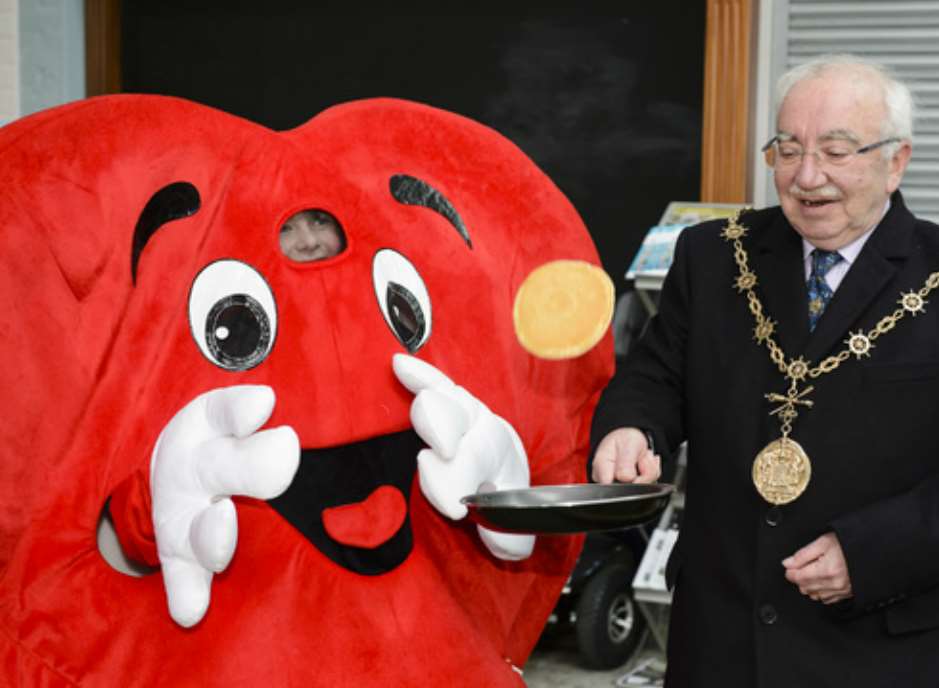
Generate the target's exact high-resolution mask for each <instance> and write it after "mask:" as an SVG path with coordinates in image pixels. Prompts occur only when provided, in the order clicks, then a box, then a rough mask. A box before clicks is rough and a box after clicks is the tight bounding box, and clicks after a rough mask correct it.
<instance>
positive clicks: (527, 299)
mask: <svg viewBox="0 0 939 688" xmlns="http://www.w3.org/2000/svg"><path fill="white" fill-rule="evenodd" d="M614 297H615V290H614V288H613V281H612V280H611V279H610V278H609V276H608V275H607V274H606V273H605V272H604V271H603V270H602V269H601V268H599V267H597V266H596V265H592V264H590V263H587V262H585V261H581V260H556V261H553V262H551V263H545V264H544V265H541V266H539V267H537V268H535V269H534V270H532V272H531V273H530V274H529V275H528V277H526V278H525V281H524V282H522V285H521V286H520V287H519V289H518V293H516V295H515V307H514V309H513V312H512V317H513V320H514V323H515V336H516V337H518V341H519V343H520V344H521V345H522V346H523V347H524V348H525V350H526V351H528V352H529V353H531V354H532V355H534V356H538V357H539V358H547V359H562V358H574V357H575V356H580V355H581V354H583V353H585V352H587V351H589V350H590V349H591V348H593V346H594V345H595V344H596V343H597V342H599V341H600V339H602V337H603V335H604V333H605V332H606V329H607V328H608V327H609V326H610V321H611V320H612V319H613V302H614Z"/></svg>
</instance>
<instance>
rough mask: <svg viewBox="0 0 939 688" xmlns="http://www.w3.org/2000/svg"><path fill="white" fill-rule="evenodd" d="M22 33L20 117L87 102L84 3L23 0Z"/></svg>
mask: <svg viewBox="0 0 939 688" xmlns="http://www.w3.org/2000/svg"><path fill="white" fill-rule="evenodd" d="M0 1H2V0H0ZM14 1H15V0H14ZM19 31H20V38H19V56H20V70H19V77H20V114H21V115H28V114H30V113H32V112H36V111H37V110H44V109H46V108H49V107H52V106H54V105H60V104H62V103H67V102H70V101H72V100H78V99H80V98H84V97H85V3H84V1H83V0H19Z"/></svg>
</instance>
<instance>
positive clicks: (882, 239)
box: [805, 192, 913, 362]
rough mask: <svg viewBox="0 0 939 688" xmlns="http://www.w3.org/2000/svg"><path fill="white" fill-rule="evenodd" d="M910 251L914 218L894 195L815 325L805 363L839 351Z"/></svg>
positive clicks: (880, 314) (897, 196) (881, 314)
mask: <svg viewBox="0 0 939 688" xmlns="http://www.w3.org/2000/svg"><path fill="white" fill-rule="evenodd" d="M912 248H913V216H912V215H911V214H910V212H909V211H908V210H907V209H906V207H905V206H904V204H903V199H902V197H901V196H900V194H899V192H897V193H895V194H894V195H893V198H892V199H891V207H890V210H889V211H888V212H887V215H886V216H884V219H883V220H882V221H881V223H880V224H879V225H878V226H877V229H875V230H874V232H873V234H871V236H870V238H869V239H868V240H867V243H865V244H864V248H862V249H861V253H860V254H859V255H858V257H857V260H856V261H855V262H854V264H853V265H852V266H851V269H850V270H848V273H847V274H846V275H845V277H844V280H842V282H841V285H840V286H839V287H838V290H837V291H836V292H835V295H834V297H833V298H832V300H831V302H830V303H829V304H828V307H827V308H826V309H825V313H824V314H823V315H822V317H821V319H820V320H819V321H818V325H817V326H816V328H815V332H813V333H812V335H811V337H810V338H809V341H808V345H807V347H806V350H805V358H806V359H807V360H809V361H813V362H814V361H818V360H819V359H821V358H823V357H824V356H826V355H829V354H831V353H833V349H835V348H838V349H840V348H841V345H842V343H843V342H844V340H845V339H847V337H848V333H849V331H850V330H851V329H852V328H853V329H860V325H859V320H861V318H862V317H863V316H864V315H865V314H866V312H867V310H868V308H869V307H870V306H871V304H872V303H873V302H874V300H875V299H876V298H877V296H878V295H880V293H881V292H882V291H883V289H884V287H886V285H887V284H888V283H889V282H890V281H891V280H892V279H893V278H894V277H895V276H896V274H897V271H898V270H899V268H900V265H901V263H902V261H903V260H904V259H905V258H907V257H908V256H909V255H910V251H911V250H912ZM897 296H899V294H897ZM887 314H888V312H887V311H885V312H884V313H876V314H874V315H875V317H876V318H877V319H880V318H881V317H883V316H885V315H887Z"/></svg>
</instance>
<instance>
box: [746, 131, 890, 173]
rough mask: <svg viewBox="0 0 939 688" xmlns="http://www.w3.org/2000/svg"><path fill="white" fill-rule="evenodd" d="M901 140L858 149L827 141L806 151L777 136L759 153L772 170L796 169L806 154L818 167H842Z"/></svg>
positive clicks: (871, 144) (881, 142)
mask: <svg viewBox="0 0 939 688" xmlns="http://www.w3.org/2000/svg"><path fill="white" fill-rule="evenodd" d="M902 140H903V139H900V138H898V137H893V138H889V139H884V140H883V141H877V142H876V143H869V144H867V145H866V146H861V147H860V148H852V147H851V144H850V143H849V142H847V141H829V142H827V143H826V144H825V145H823V146H822V147H821V148H819V149H818V150H815V151H806V150H805V149H803V148H802V146H800V145H799V144H798V143H795V142H794V141H787V140H781V139H780V138H779V136H778V135H777V136H774V137H773V138H771V139H770V140H769V141H768V142H767V143H766V145H765V146H763V147H762V148H761V149H760V152H762V153H763V157H764V159H765V160H766V164H767V165H769V166H770V167H772V168H774V169H775V168H777V167H778V168H780V169H789V168H793V167H796V166H798V165H800V164H801V163H802V159H803V158H804V157H805V156H806V154H807V153H808V154H809V155H814V156H815V161H816V162H817V163H818V164H819V165H824V166H826V167H827V166H831V167H844V166H845V165H847V164H848V163H850V162H851V161H852V160H854V156H856V155H863V154H864V153H870V152H871V151H872V150H876V149H878V148H880V147H881V146H886V145H887V144H888V143H897V142H898V141H902Z"/></svg>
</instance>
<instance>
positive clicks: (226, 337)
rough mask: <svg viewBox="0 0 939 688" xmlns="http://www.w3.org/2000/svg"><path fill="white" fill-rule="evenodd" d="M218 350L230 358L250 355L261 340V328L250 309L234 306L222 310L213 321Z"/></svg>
mask: <svg viewBox="0 0 939 688" xmlns="http://www.w3.org/2000/svg"><path fill="white" fill-rule="evenodd" d="M215 338H216V340H217V341H218V344H219V348H220V349H221V350H222V351H224V352H225V353H226V354H227V355H229V356H231V357H232V358H244V357H246V356H249V355H251V353H252V352H253V351H254V350H255V349H256V348H257V346H258V341H259V340H260V339H261V327H260V325H259V324H258V321H257V318H255V317H254V313H252V312H251V309H250V308H248V307H247V306H245V305H243V304H234V305H231V306H228V307H227V308H224V309H222V311H221V312H220V313H219V314H218V317H216V319H215Z"/></svg>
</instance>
